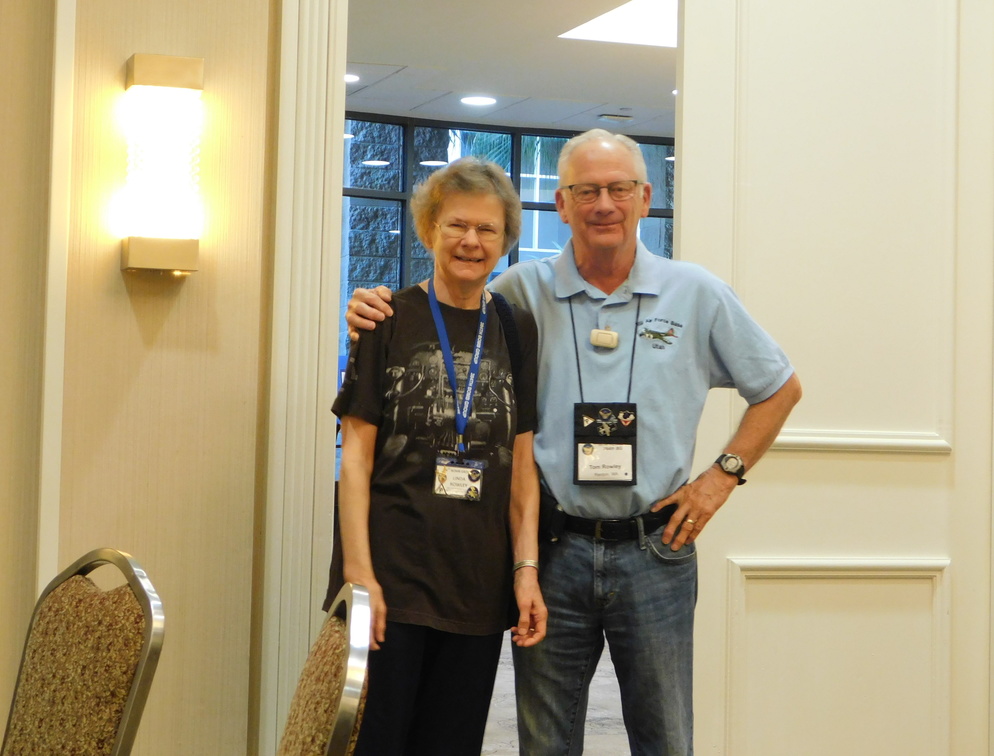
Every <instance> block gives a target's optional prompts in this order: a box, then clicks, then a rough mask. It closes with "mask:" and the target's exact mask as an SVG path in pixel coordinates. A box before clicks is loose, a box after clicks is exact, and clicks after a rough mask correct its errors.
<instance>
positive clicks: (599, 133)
mask: <svg viewBox="0 0 994 756" xmlns="http://www.w3.org/2000/svg"><path fill="white" fill-rule="evenodd" d="M595 141H608V142H617V143H618V144H620V145H621V146H623V147H624V148H625V149H626V150H628V151H629V152H630V153H631V155H632V160H634V161H635V178H637V179H638V180H639V181H644V182H648V180H649V171H648V169H647V168H646V167H645V157H643V155H642V148H641V147H639V143H638V142H636V141H635V140H634V139H632V138H631V137H627V136H625V135H624V134H612V133H611V132H610V131H606V130H605V129H591V130H590V131H584V132H583V133H582V134H578V135H577V136H575V137H573V138H572V139H570V140H569V141H568V142H566V144H565V145H564V146H563V150H562V152H560V153H559V165H558V168H557V170H558V171H559V176H560V179H561V178H562V176H563V174H565V173H566V166H567V165H568V164H569V159H570V156H571V155H572V154H573V150H575V149H576V148H577V147H579V146H580V145H583V144H586V143H587V142H595Z"/></svg>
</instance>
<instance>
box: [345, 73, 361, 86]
mask: <svg viewBox="0 0 994 756" xmlns="http://www.w3.org/2000/svg"><path fill="white" fill-rule="evenodd" d="M357 81H359V77H358V76H356V75H355V74H345V83H346V84H355V83H356V82H357Z"/></svg>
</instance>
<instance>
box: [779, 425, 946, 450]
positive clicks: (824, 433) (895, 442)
mask: <svg viewBox="0 0 994 756" xmlns="http://www.w3.org/2000/svg"><path fill="white" fill-rule="evenodd" d="M773 448H774V449H794V450H805V451H809V450H810V451H853V452H898V453H906V454H949V453H950V452H952V450H953V447H952V444H951V443H950V442H949V441H947V440H946V439H944V438H942V436H940V435H939V434H938V433H929V432H920V433H911V432H904V431H859V430H851V431H846V430H831V429H827V428H811V429H806V430H802V429H797V428H784V429H783V430H782V431H780V435H779V436H778V437H777V440H776V441H775V442H774V444H773Z"/></svg>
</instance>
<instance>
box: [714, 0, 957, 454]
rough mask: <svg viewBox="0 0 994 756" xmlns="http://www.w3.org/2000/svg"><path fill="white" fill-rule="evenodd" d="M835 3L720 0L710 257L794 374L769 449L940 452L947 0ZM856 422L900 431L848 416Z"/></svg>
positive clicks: (949, 224)
mask: <svg viewBox="0 0 994 756" xmlns="http://www.w3.org/2000/svg"><path fill="white" fill-rule="evenodd" d="M840 2H841V4H839V3H836V4H834V5H833V6H832V7H831V8H829V7H828V6H822V7H819V8H815V7H814V6H808V5H805V4H797V3H794V2H791V1H790V0H762V2H760V1H759V0H736V3H735V8H736V12H735V24H736V31H735V40H736V42H735V49H736V54H735V85H734V89H735V91H734V100H733V102H731V103H729V108H730V110H731V114H730V118H731V123H732V130H731V138H732V139H733V140H734V159H733V165H732V166H731V173H732V176H733V181H734V185H735V191H734V193H733V202H732V207H731V214H732V221H731V224H732V238H731V241H730V245H731V254H730V259H729V260H728V262H727V263H725V265H724V270H718V271H716V272H718V273H719V275H727V276H728V279H729V280H730V281H731V282H732V283H733V285H734V287H735V289H736V291H737V292H738V293H739V295H740V296H741V297H742V299H743V301H744V302H745V303H746V305H747V307H749V309H750V311H751V312H752V313H753V314H754V315H755V316H756V317H757V319H758V321H759V322H760V323H762V324H763V325H764V327H766V328H769V329H770V331H771V333H772V334H773V336H774V337H775V338H776V339H777V341H778V342H779V343H780V344H781V345H782V346H783V347H784V349H785V351H786V352H787V354H788V355H790V357H791V359H792V361H793V362H794V364H795V366H796V367H797V370H798V374H799V375H800V377H801V380H802V382H803V383H804V386H805V391H806V394H807V397H809V399H808V400H806V401H804V402H802V403H801V404H800V405H799V406H798V407H797V408H796V409H795V411H794V412H793V414H792V416H791V418H790V421H789V424H788V428H790V429H791V430H790V432H789V433H787V434H785V435H784V437H783V439H782V441H783V443H781V444H778V446H780V448H805V449H826V450H831V449H837V448H842V449H846V450H852V451H863V450H869V451H876V450H884V451H899V452H901V451H907V452H935V453H945V452H947V451H948V448H945V447H946V446H948V444H946V441H945V440H946V439H951V438H953V436H954V428H953V427H952V426H953V392H954V370H953V367H954V365H953V358H954V344H955V341H956V338H955V328H956V318H955V302H956V291H955V261H956V256H955V250H956V247H957V229H956V217H957V215H956V214H957V191H956V156H957V149H958V145H957V118H958V116H957V108H956V91H957V90H956V77H957V52H956V51H957V24H958V17H959V3H958V2H957V0H922V2H920V3H916V5H915V11H914V13H907V12H905V11H904V10H902V8H901V6H900V4H898V3H865V2H861V0H840ZM839 49H846V50H847V54H846V55H844V56H841V57H840V56H839V55H838V50H839ZM826 61H832V64H831V65H825V62H826ZM813 93H817V95H815V94H813ZM784 102H790V103H791V106H790V107H789V108H785V107H784V106H783V103H784ZM911 123H913V124H914V128H913V129H909V128H908V124H911ZM925 144H927V145H928V148H927V150H923V149H922V145H925ZM883 186H886V187H887V188H886V190H885V191H881V187H883ZM913 208H927V210H926V211H924V212H920V211H916V210H914V209H913ZM925 217H927V221H926V220H925ZM898 261H899V262H898ZM815 396H817V397H818V398H819V400H818V401H811V400H810V397H815ZM867 427H869V428H877V429H880V428H882V429H890V428H901V429H903V430H906V429H908V428H909V427H910V428H912V429H914V430H915V431H916V433H913V434H910V435H909V434H905V433H891V432H890V431H886V430H885V431H883V432H882V433H881V434H879V435H877V434H869V435H868V434H863V433H857V434H851V433H850V431H849V429H852V428H856V429H858V428H867ZM795 428H796V429H797V430H794V429H795ZM805 428H815V429H831V430H829V431H828V432H822V431H820V430H819V431H818V432H816V433H814V434H812V433H810V432H808V431H806V430H804V429H805ZM917 431H920V433H917ZM931 434H935V435H936V436H937V438H930V435H931Z"/></svg>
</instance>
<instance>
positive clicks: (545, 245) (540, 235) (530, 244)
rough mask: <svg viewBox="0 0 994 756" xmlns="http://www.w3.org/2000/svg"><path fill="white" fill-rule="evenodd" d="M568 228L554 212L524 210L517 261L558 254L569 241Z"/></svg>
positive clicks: (539, 258)
mask: <svg viewBox="0 0 994 756" xmlns="http://www.w3.org/2000/svg"><path fill="white" fill-rule="evenodd" d="M569 237H570V231H569V226H567V225H566V224H565V223H563V222H562V220H560V218H559V213H557V212H556V211H555V210H525V211H523V212H522V213H521V238H520V239H519V240H518V261H519V262H523V261H525V260H541V259H543V258H546V257H552V256H553V255H557V254H559V252H561V251H562V249H563V247H564V246H565V245H566V242H567V241H569Z"/></svg>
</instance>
